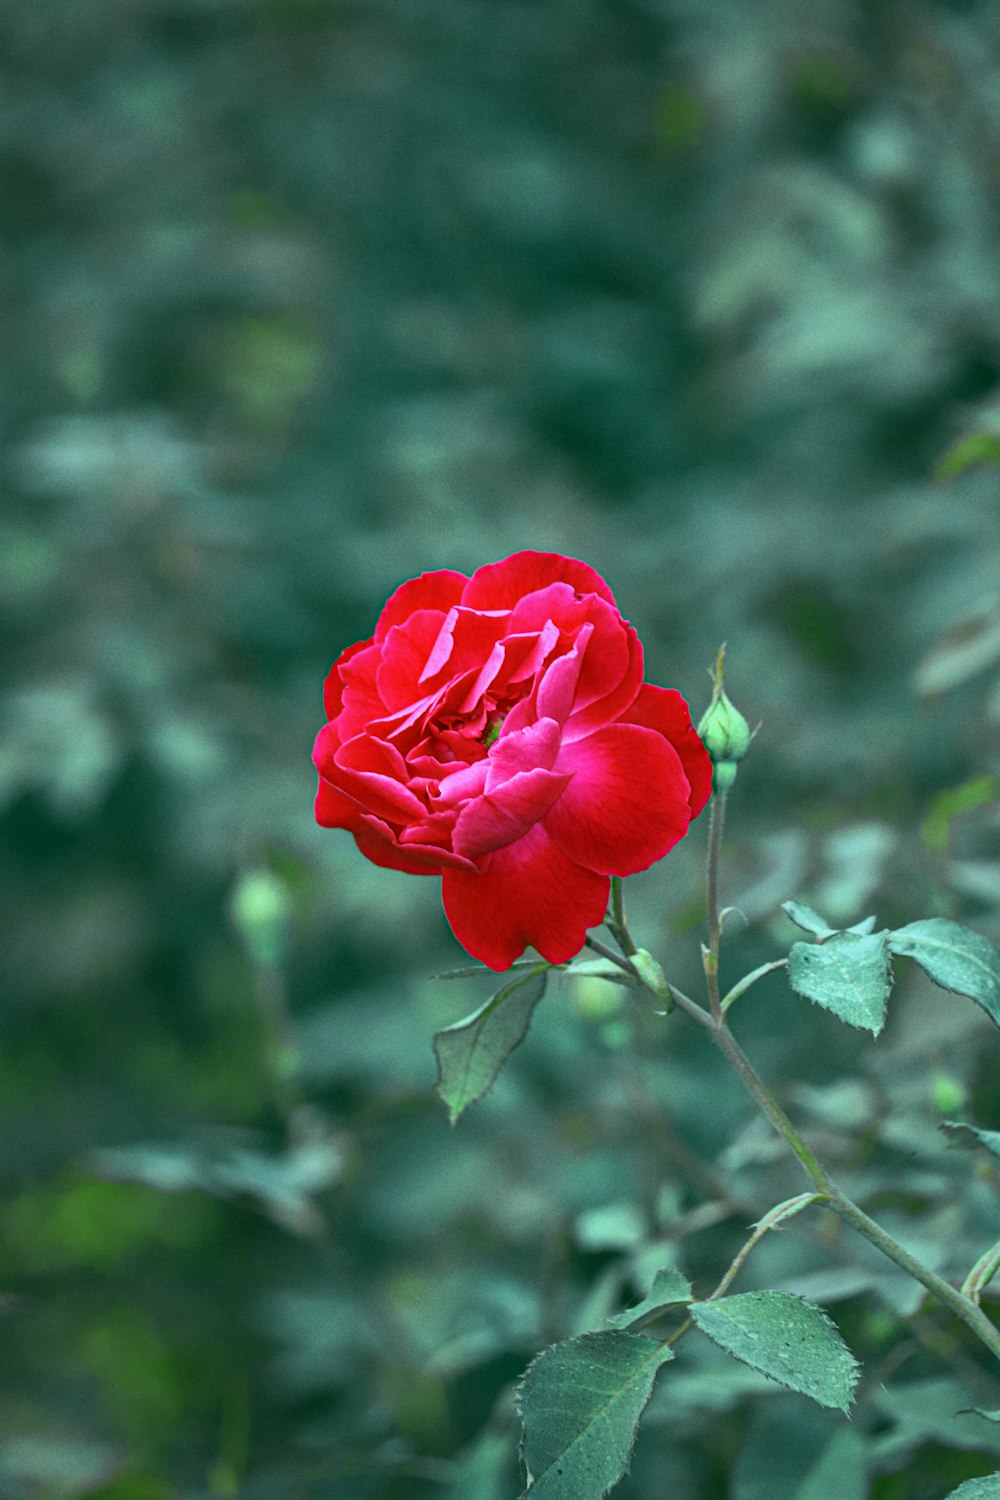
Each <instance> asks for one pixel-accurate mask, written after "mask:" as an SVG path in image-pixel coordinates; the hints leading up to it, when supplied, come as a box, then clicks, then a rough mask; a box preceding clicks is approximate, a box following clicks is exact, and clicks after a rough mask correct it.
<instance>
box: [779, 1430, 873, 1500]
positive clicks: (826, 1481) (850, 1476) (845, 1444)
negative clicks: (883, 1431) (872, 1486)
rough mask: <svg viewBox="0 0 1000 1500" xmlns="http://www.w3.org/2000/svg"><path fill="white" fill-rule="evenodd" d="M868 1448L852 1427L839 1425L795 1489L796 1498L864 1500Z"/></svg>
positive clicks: (805, 1499) (804, 1499)
mask: <svg viewBox="0 0 1000 1500" xmlns="http://www.w3.org/2000/svg"><path fill="white" fill-rule="evenodd" d="M868 1487H869V1482H868V1450H867V1448H866V1446H865V1443H864V1439H863V1438H861V1437H859V1436H858V1434H857V1432H856V1431H855V1430H854V1428H853V1427H840V1428H838V1430H837V1431H836V1432H835V1433H834V1434H833V1436H832V1437H831V1438H830V1441H829V1442H828V1443H827V1445H826V1447H825V1448H824V1449H823V1452H822V1453H821V1454H820V1457H819V1458H818V1460H817V1461H816V1465H815V1467H814V1468H813V1469H811V1470H810V1472H809V1474H808V1475H807V1477H806V1478H805V1480H804V1481H803V1482H802V1484H800V1485H799V1487H798V1489H797V1490H796V1491H795V1500H829V1497H830V1496H831V1495H835V1496H836V1500H865V1496H866V1495H867V1494H868Z"/></svg>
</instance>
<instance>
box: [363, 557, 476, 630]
mask: <svg viewBox="0 0 1000 1500" xmlns="http://www.w3.org/2000/svg"><path fill="white" fill-rule="evenodd" d="M468 581H469V580H468V578H467V577H466V576H465V574H464V573H456V572H455V571H454V570H453V569H452V568H441V569H439V571H438V572H436V573H421V575H420V577H419V578H409V579H407V581H406V583H401V584H400V585H399V588H398V589H397V590H396V592H395V593H394V594H390V596H389V599H388V601H387V602H386V604H385V606H384V608H383V610H382V613H381V614H380V615H379V617H378V624H377V625H376V626H375V640H376V641H383V640H385V638H386V636H387V635H388V634H389V631H390V630H391V629H392V627H393V626H394V625H402V624H403V622H404V621H405V620H408V619H409V617H410V616H411V615H412V614H413V613H414V612H415V611H416V610H418V609H436V610H440V611H441V613H442V614H447V613H448V611H449V609H451V607H452V605H453V604H457V603H458V602H459V600H460V599H461V597H462V591H463V589H464V588H465V586H466V584H467V583H468Z"/></svg>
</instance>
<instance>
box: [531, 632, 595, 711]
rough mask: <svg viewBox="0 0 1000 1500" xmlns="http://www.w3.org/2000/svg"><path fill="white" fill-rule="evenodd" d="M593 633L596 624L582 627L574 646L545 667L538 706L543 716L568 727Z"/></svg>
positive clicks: (536, 699) (537, 700) (540, 683)
mask: <svg viewBox="0 0 1000 1500" xmlns="http://www.w3.org/2000/svg"><path fill="white" fill-rule="evenodd" d="M593 633H594V627H593V625H590V624H587V625H582V626H581V627H580V633H579V635H578V636H577V638H576V643H575V644H574V646H573V647H572V648H571V649H570V650H569V651H566V652H564V653H563V655H562V656H557V657H556V658H555V660H554V661H553V662H550V664H549V665H548V666H547V667H546V668H545V671H544V672H543V674H542V676H541V679H540V681H539V683H538V690H537V693H536V695H535V706H536V709H537V712H538V713H539V714H540V715H543V716H546V717H548V718H550V719H555V720H556V722H557V723H559V724H565V722H566V720H567V719H568V718H569V716H570V713H571V712H572V710H573V703H574V700H575V698H576V691H577V685H578V683H579V681H580V672H581V670H582V668H583V659H584V656H585V654H586V650H587V647H588V645H589V644H590V638H591V636H592V635H593Z"/></svg>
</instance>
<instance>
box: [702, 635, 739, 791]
mask: <svg viewBox="0 0 1000 1500" xmlns="http://www.w3.org/2000/svg"><path fill="white" fill-rule="evenodd" d="M725 656H726V648H725V646H722V647H721V648H720V650H719V655H718V658H717V660H716V663H715V669H714V671H713V672H712V701H711V703H710V704H709V705H708V708H707V709H706V710H705V712H704V714H703V715H702V719H701V723H700V724H699V725H698V734H699V736H700V738H701V741H702V744H703V745H704V746H705V749H706V750H707V751H708V753H709V755H710V756H711V757H712V764H713V766H714V767H715V789H716V791H717V792H724V791H728V789H729V787H731V786H732V784H733V782H734V781H735V780H736V765H737V762H738V761H741V760H742V759H743V757H744V755H746V753H747V751H748V750H749V748H750V741H751V740H752V739H753V734H752V733H751V730H750V726H749V724H748V723H747V721H746V719H744V717H743V715H742V714H741V713H740V711H739V709H738V708H736V707H735V706H734V705H733V704H732V703H731V702H730V700H729V698H728V697H727V695H726V693H725V691H724V690H723V686H722V673H723V664H724V662H725Z"/></svg>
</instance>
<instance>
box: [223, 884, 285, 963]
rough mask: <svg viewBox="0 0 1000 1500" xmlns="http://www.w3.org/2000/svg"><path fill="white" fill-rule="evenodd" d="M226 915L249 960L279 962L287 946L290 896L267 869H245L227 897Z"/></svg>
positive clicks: (253, 961) (254, 961)
mask: <svg viewBox="0 0 1000 1500" xmlns="http://www.w3.org/2000/svg"><path fill="white" fill-rule="evenodd" d="M229 914H230V916H231V918H232V921H233V925H234V926H235V928H236V930H237V932H238V933H239V936H240V938H241V939H242V942H243V946H244V947H245V949H246V951H247V954H248V956H249V958H250V960H251V962H252V963H255V964H259V965H260V966H261V967H263V968H273V967H275V966H276V965H278V964H280V963H281V961H282V959H283V958H284V956H285V951H286V948H287V946H288V930H289V925H290V922H291V915H292V910H291V898H290V896H289V894H288V890H287V888H286V887H285V885H284V884H283V882H282V881H280V880H279V879H278V877H277V876H276V875H272V874H271V872H270V870H260V869H258V870H248V871H247V872H246V874H245V875H243V876H242V878H241V879H240V881H239V883H238V884H237V886H236V888H235V889H234V890H233V892H232V894H231V896H230V898H229Z"/></svg>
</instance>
